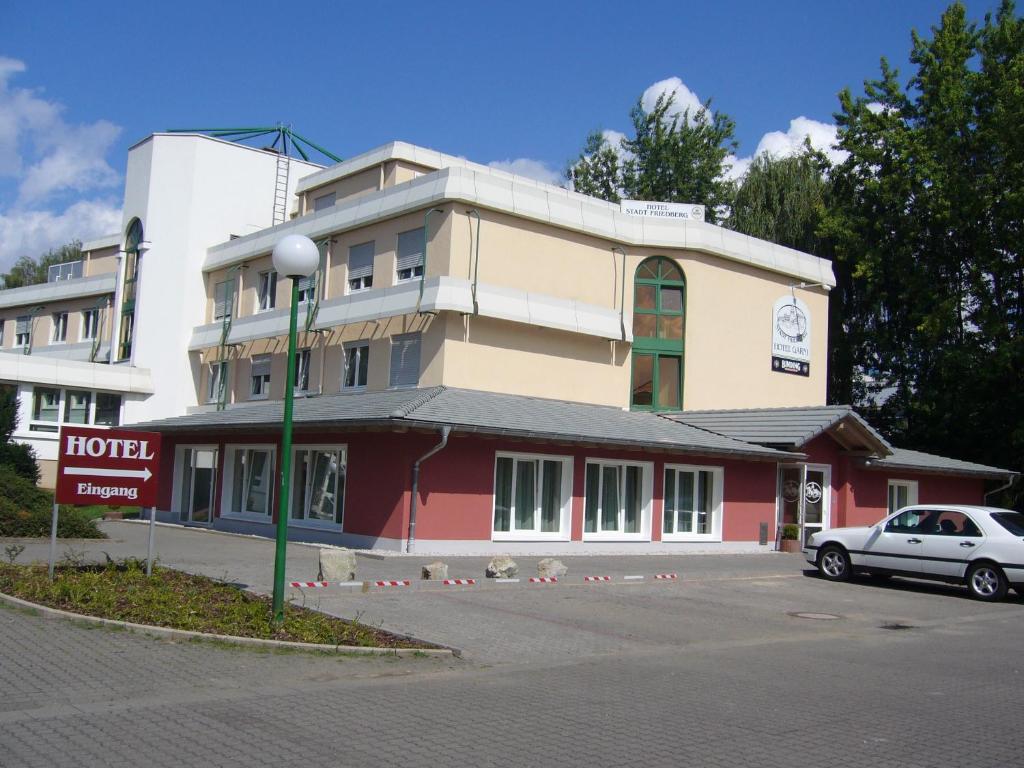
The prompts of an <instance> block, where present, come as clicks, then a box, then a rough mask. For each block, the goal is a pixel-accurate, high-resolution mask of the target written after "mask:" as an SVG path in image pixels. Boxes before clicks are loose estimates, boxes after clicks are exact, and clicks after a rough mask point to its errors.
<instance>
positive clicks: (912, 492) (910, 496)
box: [885, 478, 918, 515]
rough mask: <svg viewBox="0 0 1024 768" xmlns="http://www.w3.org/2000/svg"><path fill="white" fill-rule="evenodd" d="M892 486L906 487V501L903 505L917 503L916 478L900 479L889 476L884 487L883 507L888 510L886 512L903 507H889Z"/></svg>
mask: <svg viewBox="0 0 1024 768" xmlns="http://www.w3.org/2000/svg"><path fill="white" fill-rule="evenodd" d="M893 488H906V489H907V503H906V504H905V505H904V506H907V507H912V506H914V505H915V504H917V503H918V502H917V480H900V479H898V478H890V479H889V482H888V483H887V484H886V487H885V507H886V509H888V510H889V511H888V512H887V513H886V514H889V515H891V514H892V513H893V512H895V511H896V510H897V509H903V507H896V508H894V509H890V508H889V497H890V496H891V495H892V490H893Z"/></svg>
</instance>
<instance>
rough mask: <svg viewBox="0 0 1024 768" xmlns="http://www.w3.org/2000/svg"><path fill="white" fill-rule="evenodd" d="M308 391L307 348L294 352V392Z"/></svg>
mask: <svg viewBox="0 0 1024 768" xmlns="http://www.w3.org/2000/svg"><path fill="white" fill-rule="evenodd" d="M306 392H309V350H308V349H300V350H297V351H296V353H295V394H297V395H298V394H300V393H302V394H304V393H306Z"/></svg>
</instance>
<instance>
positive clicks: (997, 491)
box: [982, 475, 1017, 506]
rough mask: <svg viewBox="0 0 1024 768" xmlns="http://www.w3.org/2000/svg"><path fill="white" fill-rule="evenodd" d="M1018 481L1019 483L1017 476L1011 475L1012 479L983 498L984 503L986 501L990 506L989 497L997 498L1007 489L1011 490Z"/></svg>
mask: <svg viewBox="0 0 1024 768" xmlns="http://www.w3.org/2000/svg"><path fill="white" fill-rule="evenodd" d="M1016 481H1017V476H1016V475H1011V476H1010V479H1009V480H1007V481H1006V482H1005V483H1003V484H1002V485H1000V486H999V487H998V488H993V489H992V490H991V491H989V492H988V493H986V494H985V495H984V496H982V501H984V502H985V504H986V506H987V505H988V497H989V496H995V495H996V494H997V493H1002V492H1003V491H1005V490H1006V489H1007V488H1009V487H1010V486H1011V485H1013V484H1014V483H1015V482H1016Z"/></svg>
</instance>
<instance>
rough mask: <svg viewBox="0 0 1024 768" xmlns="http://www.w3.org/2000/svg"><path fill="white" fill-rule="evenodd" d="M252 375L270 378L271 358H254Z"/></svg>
mask: <svg viewBox="0 0 1024 768" xmlns="http://www.w3.org/2000/svg"><path fill="white" fill-rule="evenodd" d="M252 375H253V376H269V375H270V357H269V356H267V357H254V358H253V359H252Z"/></svg>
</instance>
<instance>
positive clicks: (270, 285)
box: [256, 269, 277, 312]
mask: <svg viewBox="0 0 1024 768" xmlns="http://www.w3.org/2000/svg"><path fill="white" fill-rule="evenodd" d="M256 300H257V303H258V304H257V307H256V311H257V312H266V311H267V310H268V309H273V308H274V307H275V306H276V305H277V272H275V271H274V270H272V269H269V270H267V271H266V272H260V285H259V294H258V296H257V297H256Z"/></svg>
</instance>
